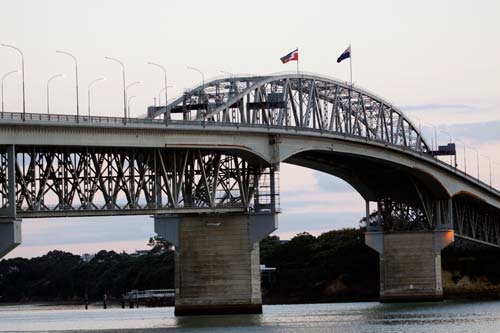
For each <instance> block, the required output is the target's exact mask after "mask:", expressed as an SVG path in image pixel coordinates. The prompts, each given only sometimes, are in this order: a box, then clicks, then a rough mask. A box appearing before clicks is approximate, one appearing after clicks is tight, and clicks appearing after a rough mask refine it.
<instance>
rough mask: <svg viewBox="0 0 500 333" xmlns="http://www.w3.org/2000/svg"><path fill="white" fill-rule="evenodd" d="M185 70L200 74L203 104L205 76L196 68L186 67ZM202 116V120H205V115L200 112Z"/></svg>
mask: <svg viewBox="0 0 500 333" xmlns="http://www.w3.org/2000/svg"><path fill="white" fill-rule="evenodd" d="M187 69H190V70H193V71H195V72H198V73H200V75H201V93H202V99H203V100H202V103H204V102H205V75H203V72H202V71H200V70H199V69H198V68H196V67H191V66H188V67H187ZM202 116H203V118H204V119H205V115H204V114H203V111H202Z"/></svg>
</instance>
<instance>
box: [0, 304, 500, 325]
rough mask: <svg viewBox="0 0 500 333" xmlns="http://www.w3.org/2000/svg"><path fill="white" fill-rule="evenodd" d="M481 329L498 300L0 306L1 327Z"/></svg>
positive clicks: (493, 318) (498, 315)
mask: <svg viewBox="0 0 500 333" xmlns="http://www.w3.org/2000/svg"><path fill="white" fill-rule="evenodd" d="M86 330H89V331H90V330H92V331H94V332H95V331H110V332H144V331H145V332H174V331H175V332H276V333H289V332H313V333H323V332H333V333H336V332H339V333H340V332H342V333H351V332H353V333H354V332H356V333H359V332H361V333H364V332H366V333H368V332H370V333H376V332H384V333H390V332H398V333H400V332H410V333H414V332H422V333H424V332H425V333H433V332H454V333H459V332H474V333H477V332H484V333H489V332H491V333H493V332H494V333H497V332H499V331H500V301H494V302H455V301H450V302H444V303H418V304H379V303H375V302H373V303H342V304H299V305H268V306H264V314H262V315H233V316H197V317H178V318H176V317H175V316H174V309H173V308H149V309H148V308H141V309H121V308H111V309H107V310H103V309H100V308H92V309H89V310H87V311H85V310H84V309H82V308H81V307H68V306H64V307H62V306H60V307H59V306H57V307H47V306H4V307H0V331H1V332H41V331H42V332H43V331H86Z"/></svg>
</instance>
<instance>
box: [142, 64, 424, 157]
mask: <svg viewBox="0 0 500 333" xmlns="http://www.w3.org/2000/svg"><path fill="white" fill-rule="evenodd" d="M176 114H182V119H183V120H197V121H205V122H217V123H231V124H245V125H255V126H273V127H286V128H296V129H300V130H307V129H310V130H318V131H328V132H334V133H340V134H346V135H351V136H357V137H363V138H366V139H370V140H376V141H382V142H387V143H390V144H392V145H398V146H403V147H407V148H409V149H413V150H415V151H419V152H430V150H431V149H430V148H431V147H430V146H429V145H428V143H427V142H426V141H425V139H424V138H423V137H422V135H421V133H420V131H419V130H418V129H417V128H416V127H415V126H414V125H413V124H412V122H411V121H410V120H409V119H408V117H406V116H405V115H404V113H403V112H402V111H401V110H399V109H398V108H397V107H395V106H393V105H392V104H391V103H389V102H387V101H385V100H383V99H382V98H380V97H378V96H376V95H374V94H372V93H369V92H367V91H365V90H362V89H359V88H357V87H351V86H350V85H347V84H345V83H342V82H340V81H337V80H334V79H331V78H328V77H325V76H320V75H316V74H280V75H270V76H238V77H236V76H234V77H228V78H221V79H216V80H213V81H210V82H208V83H205V84H204V86H198V87H196V88H194V89H192V90H191V91H188V92H186V93H184V95H182V96H181V97H178V98H177V99H175V100H174V101H172V102H171V103H170V104H168V105H167V106H166V107H156V108H155V107H153V108H151V109H150V110H149V112H148V117H149V118H157V117H160V116H162V115H163V116H164V118H165V120H166V121H168V120H170V119H175V117H176ZM179 118H180V116H177V119H179Z"/></svg>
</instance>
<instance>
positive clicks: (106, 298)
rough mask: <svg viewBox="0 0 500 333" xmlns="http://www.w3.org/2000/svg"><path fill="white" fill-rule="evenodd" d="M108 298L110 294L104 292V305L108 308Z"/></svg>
mask: <svg viewBox="0 0 500 333" xmlns="http://www.w3.org/2000/svg"><path fill="white" fill-rule="evenodd" d="M107 300H108V295H106V294H104V297H103V306H104V309H107V308H108V304H107Z"/></svg>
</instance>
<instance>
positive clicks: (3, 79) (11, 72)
mask: <svg viewBox="0 0 500 333" xmlns="http://www.w3.org/2000/svg"><path fill="white" fill-rule="evenodd" d="M14 73H19V70H15V71H10V72H8V73H5V75H4V76H2V113H3V104H4V103H3V85H4V81H5V78H7V76H9V75H11V74H14Z"/></svg>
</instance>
